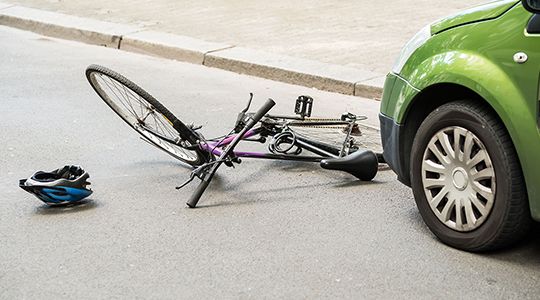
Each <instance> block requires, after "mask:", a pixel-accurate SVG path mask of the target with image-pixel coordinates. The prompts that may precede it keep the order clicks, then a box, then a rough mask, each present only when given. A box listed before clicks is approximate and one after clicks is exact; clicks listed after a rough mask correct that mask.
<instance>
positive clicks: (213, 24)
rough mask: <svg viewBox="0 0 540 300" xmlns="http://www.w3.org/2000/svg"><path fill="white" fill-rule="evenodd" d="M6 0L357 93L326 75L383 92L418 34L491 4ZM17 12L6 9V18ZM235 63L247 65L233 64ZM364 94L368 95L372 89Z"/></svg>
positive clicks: (218, 62) (223, 63) (215, 60)
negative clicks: (188, 42) (170, 37)
mask: <svg viewBox="0 0 540 300" xmlns="http://www.w3.org/2000/svg"><path fill="white" fill-rule="evenodd" d="M2 2H3V4H6V5H7V4H12V5H21V6H26V7H33V8H37V9H41V10H47V11H51V12H58V13H63V14H67V15H73V16H79V17H84V18H89V19H95V20H101V21H107V22H113V23H118V24H123V25H128V26H133V28H138V30H139V31H148V30H150V32H149V33H146V35H145V37H148V35H152V34H154V35H155V34H156V32H160V33H170V34H174V35H179V36H182V37H190V38H194V39H196V40H199V41H207V42H211V43H214V46H217V48H219V47H220V46H223V48H228V49H227V50H222V49H217V48H216V49H213V48H212V47H211V48H212V52H213V51H214V50H220V51H218V52H216V55H212V56H210V57H209V58H210V59H209V60H208V64H210V65H209V66H213V67H219V68H223V69H228V70H231V71H236V72H240V73H248V74H249V71H246V69H250V68H251V67H252V65H257V64H262V65H265V64H271V63H276V64H277V65H280V63H281V64H282V65H284V68H286V66H287V65H292V66H293V68H297V69H301V70H302V72H304V70H308V71H306V72H307V73H309V72H311V70H314V71H313V72H312V73H315V74H311V75H314V76H312V77H313V78H308V80H306V79H305V78H304V79H303V78H297V76H291V74H289V73H287V72H279V70H278V71H277V72H276V70H275V69H276V68H270V69H267V70H265V71H264V72H262V74H252V75H256V76H260V77H265V78H270V79H275V80H280V81H285V82H294V81H295V80H296V81H299V84H304V85H310V84H311V85H313V86H314V87H317V88H320V89H325V90H330V91H336V92H341V93H345V94H356V92H355V89H354V87H353V88H352V91H351V90H350V86H347V85H343V86H340V85H338V87H337V88H334V87H332V86H331V85H332V84H333V83H332V82H331V83H328V84H326V85H325V84H318V82H316V81H317V80H318V81H320V78H319V77H322V78H331V79H335V81H339V82H341V81H344V82H349V81H351V80H352V79H351V80H350V78H349V77H351V78H354V79H355V80H356V79H359V80H358V81H357V82H362V83H364V85H365V86H368V87H369V86H373V87H374V88H379V89H380V87H382V82H383V78H384V76H385V74H386V73H387V72H388V71H389V70H390V69H391V67H392V64H393V62H394V59H395V58H396V57H397V55H398V54H399V51H400V49H401V47H402V46H403V45H404V43H405V42H406V41H407V40H408V39H409V38H410V37H412V35H414V33H415V32H416V31H417V30H419V29H420V28H421V27H422V26H424V25H425V24H427V23H429V22H431V21H433V20H436V19H438V18H440V17H443V16H445V15H448V14H451V13H453V12H457V11H459V10H462V9H464V8H467V7H470V6H473V5H476V4H480V3H483V2H485V1H484V0H455V1H443V2H437V3H436V4H434V2H433V1H432V0H418V1H400V0H390V1H339V0H326V1H313V0H298V1H295V2H294V3H293V2H291V1H283V0H276V1H264V2H263V1H240V0H228V1H223V0H221V1H218V0H209V1H200V2H196V1H188V0H161V1H142V0H138V1H125V0H122V1H108V0H94V1H86V0H70V1H53V0H50V1H43V0H2ZM413 4H414V5H413ZM0 9H1V7H0ZM9 9H10V8H5V9H1V10H0V14H1V13H2V12H3V11H8V10H9ZM2 23H4V24H5V22H2ZM7 25H9V24H7ZM162 37H163V38H166V37H167V36H162ZM290 59H292V60H290ZM230 61H243V62H244V64H235V65H233V66H231V65H230V64H228V63H229V62H230ZM312 63H313V64H312ZM208 64H207V65H208ZM259 73H261V72H259ZM326 73H328V76H326V75H327V74H326ZM356 74H360V75H356ZM281 77H283V80H282V78H281ZM304 81H305V82H304ZM353 81H354V80H353ZM314 83H317V84H314ZM334 83H335V82H334ZM353 85H354V82H353ZM327 86H330V87H327ZM360 92H362V93H364V95H363V96H366V91H360ZM378 92H380V91H378ZM368 94H369V93H368ZM375 94H376V93H375ZM367 96H370V95H367ZM372 96H373V95H372ZM375 96H376V95H375Z"/></svg>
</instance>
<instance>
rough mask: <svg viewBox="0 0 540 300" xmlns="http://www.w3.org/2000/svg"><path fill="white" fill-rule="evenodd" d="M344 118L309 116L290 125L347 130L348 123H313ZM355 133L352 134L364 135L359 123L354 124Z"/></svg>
mask: <svg viewBox="0 0 540 300" xmlns="http://www.w3.org/2000/svg"><path fill="white" fill-rule="evenodd" d="M341 121H343V120H341V119H325V118H309V119H304V120H303V121H299V122H297V123H294V122H292V123H290V124H289V126H293V127H294V126H296V127H310V128H325V129H343V130H345V129H346V128H347V127H348V125H347V124H340V125H313V123H317V122H341ZM353 132H354V134H351V135H353V136H358V135H362V131H361V130H360V128H359V126H358V124H354V129H353Z"/></svg>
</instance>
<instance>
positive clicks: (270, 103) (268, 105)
mask: <svg viewBox="0 0 540 300" xmlns="http://www.w3.org/2000/svg"><path fill="white" fill-rule="evenodd" d="M274 105H276V103H275V102H274V100H272V99H268V100H266V102H265V103H264V104H263V106H261V108H259V110H258V111H257V112H256V113H255V114H254V115H253V116H252V117H251V118H250V119H249V121H247V122H246V125H245V127H244V128H243V129H242V130H241V131H240V132H239V133H238V134H237V135H236V137H235V138H234V139H233V140H232V141H231V143H230V144H229V145H228V146H227V148H226V149H225V151H223V152H222V153H221V155H220V156H219V158H218V159H217V160H216V162H215V163H214V164H213V165H212V167H211V168H210V170H209V171H207V174H206V176H203V177H202V178H201V182H200V183H199V185H198V186H197V189H195V192H194V193H193V194H192V195H191V197H190V198H189V200H188V201H187V202H186V204H187V206H188V207H190V208H195V207H196V206H197V203H198V202H199V200H200V199H201V196H202V194H203V193H204V191H205V190H206V188H207V187H208V185H209V184H210V181H211V180H212V178H213V177H214V174H216V171H217V170H218V169H219V167H220V166H221V164H222V163H224V162H225V160H226V159H227V158H228V157H229V156H230V155H231V153H232V152H233V150H234V148H235V147H236V145H238V143H239V142H240V141H241V140H242V138H243V137H244V135H245V134H246V132H248V131H249V130H250V129H251V128H253V126H255V125H256V124H257V122H259V121H260V120H261V119H262V118H263V117H264V115H266V113H268V111H270V109H272V107H274Z"/></svg>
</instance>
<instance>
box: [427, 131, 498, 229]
mask: <svg viewBox="0 0 540 300" xmlns="http://www.w3.org/2000/svg"><path fill="white" fill-rule="evenodd" d="M422 185H423V187H424V192H425V195H426V198H427V200H428V203H429V205H430V208H431V210H432V211H433V213H434V214H435V215H436V216H437V218H438V219H439V221H441V222H442V223H443V224H445V225H446V226H447V227H449V228H451V229H453V230H457V231H461V232H467V231H472V230H474V229H476V228H478V227H480V226H481V225H482V224H483V223H484V222H485V220H486V219H487V217H488V215H489V213H490V212H491V210H492V208H493V203H494V201H495V192H496V189H495V188H496V186H495V170H494V168H493V164H492V162H491V158H490V156H489V154H488V152H487V149H486V147H485V145H484V144H483V143H482V141H480V139H479V138H478V137H477V136H476V135H475V134H474V133H472V132H471V131H469V130H467V129H465V128H463V127H459V126H451V127H446V128H444V129H441V130H439V131H438V132H437V133H436V134H435V135H434V136H433V137H432V138H431V140H430V141H429V143H428V145H427V147H426V150H425V151H424V156H423V159H422Z"/></svg>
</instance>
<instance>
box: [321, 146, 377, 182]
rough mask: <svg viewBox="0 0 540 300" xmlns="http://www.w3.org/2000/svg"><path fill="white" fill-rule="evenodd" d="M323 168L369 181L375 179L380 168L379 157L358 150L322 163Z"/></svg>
mask: <svg viewBox="0 0 540 300" xmlns="http://www.w3.org/2000/svg"><path fill="white" fill-rule="evenodd" d="M321 167H322V168H323V169H328V170H337V171H344V172H347V173H349V174H351V175H353V176H355V177H357V178H358V179H360V180H364V181H369V180H371V179H373V178H374V177H375V175H376V174H377V170H378V167H379V163H378V161H377V155H375V153H373V152H372V151H370V150H358V151H356V152H354V153H352V154H349V155H347V156H345V157H340V158H328V159H323V160H322V161H321Z"/></svg>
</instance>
